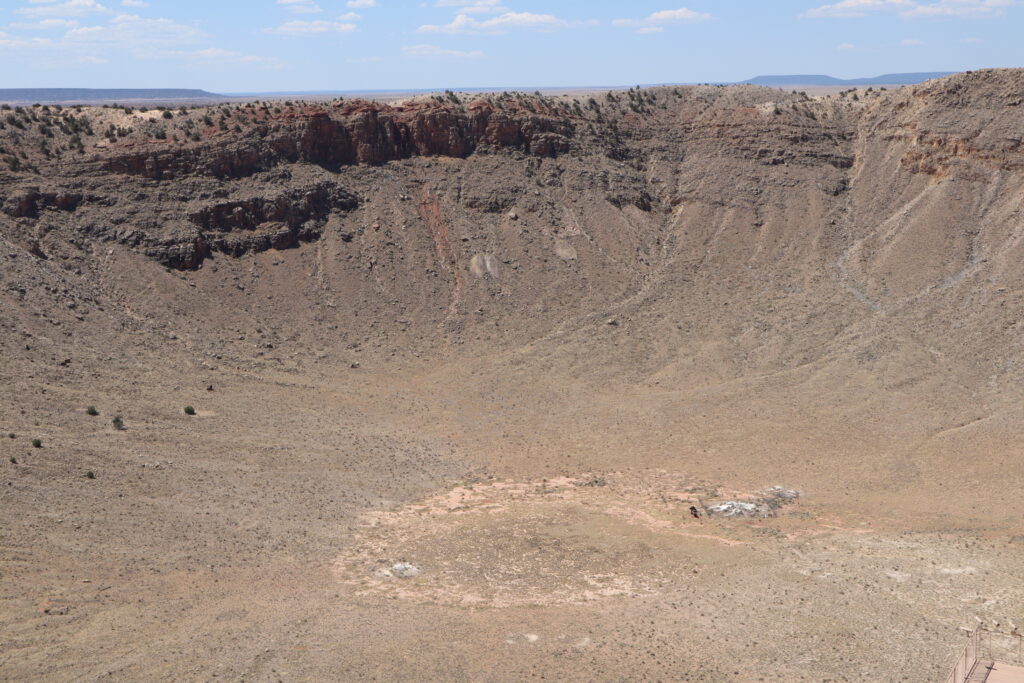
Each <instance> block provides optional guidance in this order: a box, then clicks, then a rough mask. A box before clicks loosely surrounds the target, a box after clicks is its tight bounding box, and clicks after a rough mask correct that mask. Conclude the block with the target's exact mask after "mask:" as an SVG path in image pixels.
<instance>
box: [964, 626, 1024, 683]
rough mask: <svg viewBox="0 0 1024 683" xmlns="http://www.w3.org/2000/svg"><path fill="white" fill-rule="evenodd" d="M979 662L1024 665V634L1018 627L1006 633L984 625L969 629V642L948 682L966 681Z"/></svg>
mask: <svg viewBox="0 0 1024 683" xmlns="http://www.w3.org/2000/svg"><path fill="white" fill-rule="evenodd" d="M978 662H1002V663H1004V664H1013V665H1016V666H1024V634H1022V633H1020V632H1018V631H1017V629H1014V630H1013V631H1012V632H1010V633H1004V632H1002V631H994V630H990V629H987V628H984V627H980V628H977V629H975V630H973V631H967V644H966V645H965V646H964V649H963V651H962V652H961V653H960V656H959V657H957V660H956V663H955V664H953V670H952V671H950V672H949V675H948V676H946V683H966V682H967V680H968V679H969V678H970V677H971V674H972V673H973V672H974V669H975V667H977V665H978Z"/></svg>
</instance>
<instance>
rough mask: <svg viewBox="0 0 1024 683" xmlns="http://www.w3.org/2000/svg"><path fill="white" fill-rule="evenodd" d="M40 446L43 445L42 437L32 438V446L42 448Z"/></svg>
mask: <svg viewBox="0 0 1024 683" xmlns="http://www.w3.org/2000/svg"><path fill="white" fill-rule="evenodd" d="M42 447H43V440H42V439H32V448H42Z"/></svg>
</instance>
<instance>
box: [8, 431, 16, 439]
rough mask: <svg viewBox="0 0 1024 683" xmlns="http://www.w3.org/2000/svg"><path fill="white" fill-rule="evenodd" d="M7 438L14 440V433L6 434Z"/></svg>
mask: <svg viewBox="0 0 1024 683" xmlns="http://www.w3.org/2000/svg"><path fill="white" fill-rule="evenodd" d="M7 436H8V437H9V438H11V439H13V438H14V436H15V434H14V432H11V433H10V434H8V435H7Z"/></svg>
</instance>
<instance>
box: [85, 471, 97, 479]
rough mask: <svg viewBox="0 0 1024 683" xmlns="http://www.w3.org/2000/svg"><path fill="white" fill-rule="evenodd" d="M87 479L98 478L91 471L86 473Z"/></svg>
mask: <svg viewBox="0 0 1024 683" xmlns="http://www.w3.org/2000/svg"><path fill="white" fill-rule="evenodd" d="M85 478H86V479H95V478H96V474H95V473H93V471H92V470H89V471H88V472H86V473H85Z"/></svg>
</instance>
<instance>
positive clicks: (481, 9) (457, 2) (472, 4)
mask: <svg viewBox="0 0 1024 683" xmlns="http://www.w3.org/2000/svg"><path fill="white" fill-rule="evenodd" d="M434 7H458V8H459V11H458V14H499V13H501V12H507V11H508V8H507V7H504V6H503V5H502V4H501V0H437V2H436V3H435V4H434Z"/></svg>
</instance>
